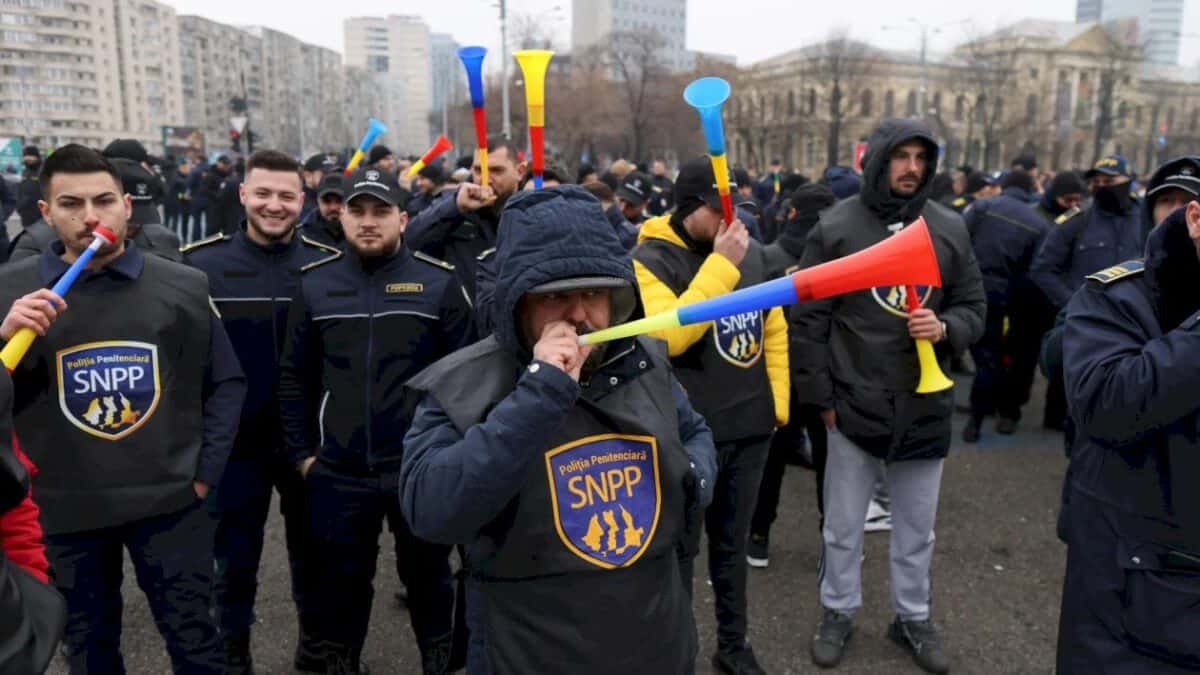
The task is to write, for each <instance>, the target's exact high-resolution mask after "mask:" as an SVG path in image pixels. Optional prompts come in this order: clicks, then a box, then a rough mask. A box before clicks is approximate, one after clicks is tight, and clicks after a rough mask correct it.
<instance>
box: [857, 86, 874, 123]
mask: <svg viewBox="0 0 1200 675" xmlns="http://www.w3.org/2000/svg"><path fill="white" fill-rule="evenodd" d="M871 103H872V101H871V90H870V89H863V92H862V101H861V103H860V104H859V105H860V106H861V107H862V116H863V117H870V116H871V114H872V113H873V112H874V111H873V110H872V109H871Z"/></svg>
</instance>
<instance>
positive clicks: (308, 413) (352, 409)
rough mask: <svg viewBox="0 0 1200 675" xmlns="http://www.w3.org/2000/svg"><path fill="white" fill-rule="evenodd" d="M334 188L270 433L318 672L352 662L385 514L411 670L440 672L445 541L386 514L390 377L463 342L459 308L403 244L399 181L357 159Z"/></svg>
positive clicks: (467, 324)
mask: <svg viewBox="0 0 1200 675" xmlns="http://www.w3.org/2000/svg"><path fill="white" fill-rule="evenodd" d="M346 192H347V195H346V208H345V211H344V212H343V213H342V228H343V230H344V231H345V233H346V247H347V250H346V253H347V254H346V255H345V256H341V257H338V258H331V259H329V260H328V261H326V262H323V263H319V264H317V265H313V266H309V268H308V269H307V270H306V271H305V273H304V274H303V275H301V277H300V287H299V289H298V291H297V293H296V295H295V298H294V300H293V301H292V306H291V311H290V313H289V316H288V325H287V334H286V337H285V345H284V350H283V359H282V362H281V365H280V371H281V373H280V382H279V402H280V412H281V416H282V419H283V429H284V443H285V445H286V451H287V455H288V459H289V461H290V462H291V463H292V465H293V466H295V467H296V470H297V471H299V472H300V475H301V476H302V477H303V478H304V483H305V486H306V488H307V491H308V496H309V500H310V502H309V503H310V505H311V509H312V526H313V535H314V536H315V537H316V539H317V541H318V543H319V552H318V554H317V561H318V574H317V576H318V578H320V579H321V582H320V584H319V586H318V588H317V592H316V597H315V601H316V607H317V613H316V616H317V618H318V621H319V624H318V633H319V634H320V636H321V637H322V638H323V639H324V640H325V641H326V644H327V645H328V647H329V655H328V659H329V660H328V664H327V667H328V668H329V669H330V671H332V672H337V673H357V672H361V663H360V659H361V654H362V649H363V644H364V642H365V641H366V638H367V626H368V622H369V619H370V614H371V601H372V597H373V595H374V588H373V584H372V581H373V579H374V577H375V569H376V561H377V558H378V557H379V534H380V531H381V529H382V526H383V522H384V520H385V519H386V521H387V523H388V527H389V529H390V530H391V531H392V534H393V536H394V538H395V548H396V566H397V571H398V572H399V574H400V580H401V581H402V582H403V583H404V585H405V586H406V587H407V588H408V606H409V611H410V614H411V616H412V624H413V631H414V633H415V634H416V638H417V646H418V648H419V649H420V651H421V661H422V668H423V672H425V673H443V672H445V671H446V669H447V666H448V662H449V657H450V646H451V614H452V612H453V605H454V593H453V590H452V587H451V576H450V563H449V553H450V547H449V546H440V545H434V544H430V543H428V542H425V541H422V540H420V539H417V538H416V537H414V536H413V534H412V532H411V530H410V529H409V527H408V524H407V523H406V522H405V520H404V517H403V515H402V514H401V513H400V502H399V496H398V494H397V491H398V489H399V480H398V478H399V471H400V458H401V456H402V455H403V452H404V433H405V432H406V431H407V430H408V426H409V422H410V420H411V414H412V410H413V403H414V401H412V400H410V398H409V396H408V395H407V394H406V393H405V390H404V386H403V385H404V382H406V381H407V380H409V379H410V378H412V377H413V376H414V375H416V374H417V373H419V372H420V371H421V370H423V369H424V368H425V367H426V366H429V365H430V364H432V363H433V362H434V361H436V360H438V359H439V358H441V357H443V356H446V355H447V354H449V353H451V352H453V351H455V350H456V349H458V348H460V347H463V346H465V345H466V344H468V343H469V342H470V340H471V338H472V329H471V318H470V317H471V315H470V307H469V305H468V304H467V300H466V297H465V295H464V293H463V289H462V286H461V285H460V284H459V283H458V280H457V279H456V277H455V275H454V268H453V267H452V266H450V265H449V264H447V263H444V262H442V261H440V260H436V259H433V258H430V257H428V256H426V255H425V254H423V253H420V252H413V251H411V250H410V249H409V247H408V245H407V244H406V243H404V242H403V240H402V234H403V232H404V227H405V225H406V223H407V219H408V215H407V214H406V213H405V212H404V201H405V199H406V198H407V195H408V193H407V192H405V191H403V190H401V189H400V186H399V184H398V183H397V182H396V177H395V176H394V175H393V174H389V173H386V172H384V171H380V170H378V169H370V168H368V169H361V170H359V171H357V172H355V173H354V175H352V176H351V177H349V178H348V179H347V180H346Z"/></svg>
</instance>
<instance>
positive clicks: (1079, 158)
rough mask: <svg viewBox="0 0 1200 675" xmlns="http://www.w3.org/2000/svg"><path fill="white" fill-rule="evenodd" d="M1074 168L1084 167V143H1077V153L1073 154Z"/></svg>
mask: <svg viewBox="0 0 1200 675" xmlns="http://www.w3.org/2000/svg"><path fill="white" fill-rule="evenodd" d="M1071 162H1072V165H1073V166H1083V141H1076V142H1075V151H1074V152H1072V153H1071Z"/></svg>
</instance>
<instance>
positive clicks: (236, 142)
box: [229, 129, 242, 152]
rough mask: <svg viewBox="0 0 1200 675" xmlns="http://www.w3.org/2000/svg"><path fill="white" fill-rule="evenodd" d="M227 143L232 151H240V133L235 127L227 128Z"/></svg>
mask: <svg viewBox="0 0 1200 675" xmlns="http://www.w3.org/2000/svg"><path fill="white" fill-rule="evenodd" d="M229 145H230V147H231V148H233V151H234V152H241V151H242V135H241V134H240V133H238V131H237V129H230V130H229Z"/></svg>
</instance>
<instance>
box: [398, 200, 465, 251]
mask: <svg viewBox="0 0 1200 675" xmlns="http://www.w3.org/2000/svg"><path fill="white" fill-rule="evenodd" d="M462 222H463V214H462V213H460V212H459V210H458V190H455V191H454V192H447V193H446V194H444V195H442V196H441V197H439V198H438V199H437V201H435V202H434V203H433V204H431V205H430V206H429V207H428V208H426V209H425V210H424V211H421V212H420V213H419V214H417V216H416V217H415V218H413V219H412V220H410V221H408V227H406V228H405V230H404V241H405V243H406V244H407V245H408V246H409V247H410V248H411V249H412V250H414V251H425V252H426V253H429V254H430V255H433V256H438V255H439V253H440V251H439V250H438V249H439V247H440V246H441V244H442V241H443V240H444V239H445V238H446V235H448V234H450V232H452V231H454V229H455V228H457V227H458V226H459V225H462Z"/></svg>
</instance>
